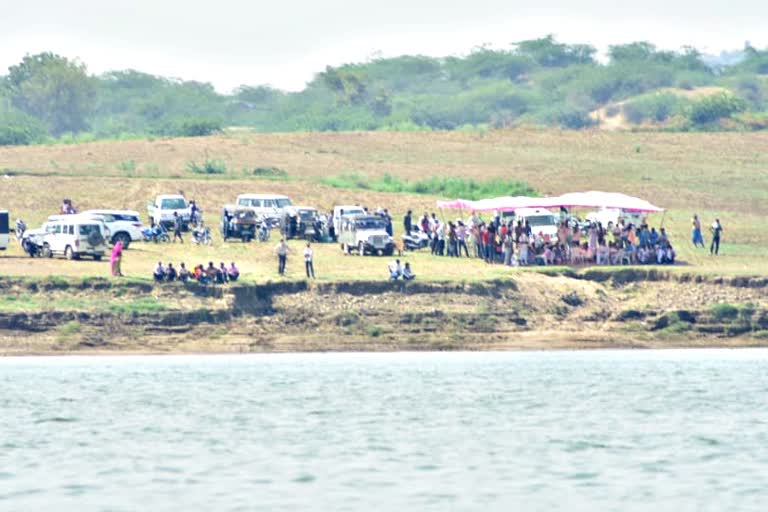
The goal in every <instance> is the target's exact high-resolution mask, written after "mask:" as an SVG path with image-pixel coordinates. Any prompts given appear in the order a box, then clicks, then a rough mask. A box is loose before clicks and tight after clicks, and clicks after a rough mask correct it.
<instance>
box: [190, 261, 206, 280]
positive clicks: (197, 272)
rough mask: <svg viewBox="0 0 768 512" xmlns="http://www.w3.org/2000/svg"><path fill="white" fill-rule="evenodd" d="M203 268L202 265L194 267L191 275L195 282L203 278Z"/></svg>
mask: <svg viewBox="0 0 768 512" xmlns="http://www.w3.org/2000/svg"><path fill="white" fill-rule="evenodd" d="M203 274H204V272H203V266H202V265H195V270H194V272H193V273H192V275H193V276H194V278H195V281H200V280H201V279H202V277H203Z"/></svg>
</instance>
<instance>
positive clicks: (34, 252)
mask: <svg viewBox="0 0 768 512" xmlns="http://www.w3.org/2000/svg"><path fill="white" fill-rule="evenodd" d="M21 248H22V249H23V250H24V252H25V253H27V254H29V257H30V258H34V257H35V256H40V257H42V256H43V244H42V242H41V238H40V237H39V236H38V235H37V234H34V233H26V234H25V235H22V237H21Z"/></svg>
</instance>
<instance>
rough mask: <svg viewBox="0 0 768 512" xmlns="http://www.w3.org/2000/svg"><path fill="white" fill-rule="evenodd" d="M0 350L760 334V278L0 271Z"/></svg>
mask: <svg viewBox="0 0 768 512" xmlns="http://www.w3.org/2000/svg"><path fill="white" fill-rule="evenodd" d="M0 291H2V292H3V296H2V299H1V300H2V301H3V302H2V303H0V356H12V355H27V356H35V355H63V354H67V355H69V354H73V355H77V354H81V355H87V354H91V355H105V354H109V355H119V354H123V355H155V354H157V355H161V354H231V353H286V352H399V351H408V352H411V351H497V350H498V351H511V350H524V351H531V350H584V349H586V350H590V349H645V348H649V349H652V348H705V347H706V348H746V347H765V346H768V278H766V277H763V276H752V277H723V276H706V275H700V274H681V273H670V272H664V271H660V270H657V269H635V268H625V269H620V270H616V271H612V272H596V271H583V272H575V271H571V270H565V271H557V272H549V273H538V272H525V273H517V274H515V275H514V276H513V277H510V278H509V279H504V280H489V281H477V282H457V281H445V282H411V283H408V284H403V283H399V282H398V283H393V282H389V281H349V282H344V281H338V282H320V283H308V282H306V281H284V282H270V283H263V284H246V283H238V284H234V285H229V286H226V287H208V288H202V287H199V286H197V285H196V284H188V285H171V286H169V285H167V284H166V285H161V286H155V285H154V284H153V283H151V282H144V281H136V280H127V281H113V280H108V279H103V278H94V279H88V280H85V279H82V278H80V279H65V278H60V277H55V278H48V279H40V278H35V279H30V278H18V277H3V278H0Z"/></svg>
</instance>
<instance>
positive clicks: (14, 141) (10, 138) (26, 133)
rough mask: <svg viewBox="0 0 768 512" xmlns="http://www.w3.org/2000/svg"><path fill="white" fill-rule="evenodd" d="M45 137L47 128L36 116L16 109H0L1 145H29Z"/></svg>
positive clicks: (41, 140)
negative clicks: (5, 110)
mask: <svg viewBox="0 0 768 512" xmlns="http://www.w3.org/2000/svg"><path fill="white" fill-rule="evenodd" d="M45 138H46V132H45V128H44V127H43V125H42V123H41V122H40V121H38V120H37V119H35V118H34V117H31V116H28V115H26V114H24V113H23V112H19V111H15V110H13V111H7V112H2V111H0V146H28V145H29V144H37V143H40V142H43V141H44V140H45Z"/></svg>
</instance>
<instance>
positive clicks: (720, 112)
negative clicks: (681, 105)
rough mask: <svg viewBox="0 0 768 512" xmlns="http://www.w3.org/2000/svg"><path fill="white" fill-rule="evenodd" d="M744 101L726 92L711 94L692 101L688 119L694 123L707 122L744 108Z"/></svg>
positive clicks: (745, 106)
mask: <svg viewBox="0 0 768 512" xmlns="http://www.w3.org/2000/svg"><path fill="white" fill-rule="evenodd" d="M746 108H747V105H746V102H745V101H744V100H743V99H741V98H737V97H736V96H734V95H732V94H728V93H725V92H723V93H719V94H713V95H712V96H707V97H706V98H702V99H701V100H699V101H697V102H695V103H693V105H691V107H690V109H689V111H688V119H689V120H690V121H691V122H692V123H694V124H708V123H713V122H715V121H719V120H720V119H723V118H728V117H731V116H732V115H733V114H737V113H739V112H743V111H744V110H746Z"/></svg>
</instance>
